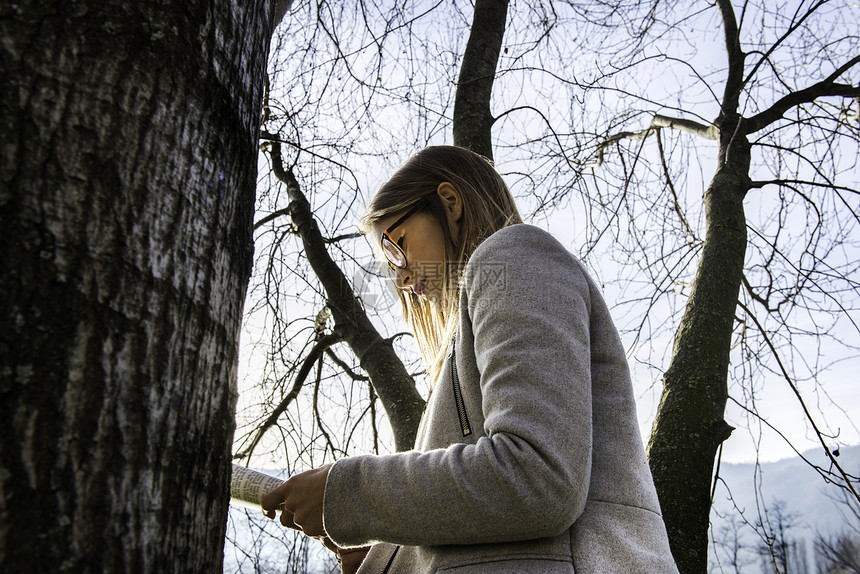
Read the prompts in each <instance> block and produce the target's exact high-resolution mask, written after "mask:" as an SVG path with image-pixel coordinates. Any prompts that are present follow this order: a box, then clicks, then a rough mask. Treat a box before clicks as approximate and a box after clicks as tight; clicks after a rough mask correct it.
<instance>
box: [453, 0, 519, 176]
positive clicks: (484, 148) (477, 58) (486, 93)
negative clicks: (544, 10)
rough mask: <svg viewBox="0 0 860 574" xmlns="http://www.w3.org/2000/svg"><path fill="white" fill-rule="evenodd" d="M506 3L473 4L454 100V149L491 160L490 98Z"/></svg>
mask: <svg viewBox="0 0 860 574" xmlns="http://www.w3.org/2000/svg"><path fill="white" fill-rule="evenodd" d="M507 14H508V1H507V0H476V2H475V15H474V18H473V21H472V29H471V31H470V32H469V41H468V42H467V43H466V51H465V52H464V53H463V64H462V66H461V67H460V77H459V79H458V81H457V93H456V95H455V96H454V145H456V146H460V147H465V148H468V149H471V150H472V151H474V152H476V153H479V154H481V155H483V156H484V157H487V158H489V159H493V142H492V137H491V132H490V128H492V127H493V122H494V121H495V118H493V114H492V113H491V112H490V96H491V95H492V91H493V81H494V80H495V77H496V66H497V65H498V63H499V53H500V51H501V49H502V38H503V37H504V35H505V21H506V20H507Z"/></svg>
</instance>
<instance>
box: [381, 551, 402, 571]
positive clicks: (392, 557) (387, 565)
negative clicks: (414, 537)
mask: <svg viewBox="0 0 860 574" xmlns="http://www.w3.org/2000/svg"><path fill="white" fill-rule="evenodd" d="M398 550H400V546H395V547H394V552H392V553H391V557H390V558H389V559H388V563H387V564H386V565H385V569H384V570H383V571H382V574H388V569H389V568H391V565H392V564H393V563H394V557H395V556H397V551H398Z"/></svg>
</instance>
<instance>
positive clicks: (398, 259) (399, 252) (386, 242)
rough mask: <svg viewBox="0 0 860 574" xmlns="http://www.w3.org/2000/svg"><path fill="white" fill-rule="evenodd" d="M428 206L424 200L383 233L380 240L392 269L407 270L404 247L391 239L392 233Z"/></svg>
mask: <svg viewBox="0 0 860 574" xmlns="http://www.w3.org/2000/svg"><path fill="white" fill-rule="evenodd" d="M426 205H427V200H426V199H422V200H421V201H419V202H418V203H416V204H415V205H414V206H412V209H410V210H409V211H407V212H406V213H405V214H403V217H401V218H400V219H398V220H397V221H395V222H394V223H393V224H392V225H391V227H389V228H388V229H386V230H385V231H383V232H382V239H380V243H381V244H382V252H383V253H384V254H385V258H386V259H388V266H389V267H391V269H406V264H407V261H406V252H405V251H403V247H401V246H400V245H399V244H398V243H397V242H395V241H394V239H393V238H392V237H391V232H392V231H394V230H395V229H397V227H398V226H399V225H402V224H403V222H404V221H406V220H407V219H409V217H410V216H412V215H413V214H415V213H416V212H418V211H419V210H421V209H423V208H424V207H425V206H426Z"/></svg>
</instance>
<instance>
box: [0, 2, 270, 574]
mask: <svg viewBox="0 0 860 574" xmlns="http://www.w3.org/2000/svg"><path fill="white" fill-rule="evenodd" d="M271 4H272V2H271V1H270V0H253V1H251V2H238V1H236V0H213V1H211V2H203V1H200V0H185V1H183V2H157V3H140V2H124V1H123V2H120V1H117V0H100V1H98V2H95V1H81V0H66V1H62V2H60V1H45V0H41V1H38V2H37V1H32V0H31V1H19V2H16V3H13V4H8V5H4V7H2V8H0V37H2V38H3V43H2V45H0V46H1V47H0V54H2V55H0V57H2V60H3V61H4V68H3V72H2V84H0V86H2V87H0V89H2V93H1V94H0V106H2V108H0V141H2V142H3V144H2V145H3V154H2V160H0V161H2V163H0V182H2V183H0V220H2V225H0V253H2V254H3V271H2V273H3V276H2V282H0V316H2V320H3V324H4V328H3V330H2V334H0V360H2V368H0V397H2V398H0V435H2V437H3V439H2V443H0V571H4V572H45V571H60V572H172V571H176V572H221V569H222V566H221V564H222V556H223V551H222V548H223V539H224V533H225V522H226V513H227V505H228V501H229V494H228V492H229V479H230V471H229V468H230V448H231V443H232V437H233V430H234V418H233V417H234V408H235V401H236V365H237V352H238V338H239V327H240V323H241V318H242V306H243V301H244V295H245V290H246V287H247V282H248V277H249V274H250V269H251V264H252V251H253V243H252V233H251V229H252V224H253V209H254V189H255V179H256V157H257V149H256V141H257V132H258V130H259V118H260V106H261V101H262V97H261V88H262V78H263V73H264V71H265V61H266V56H267V53H268V42H269V37H270V27H271V19H272V12H273V10H272V5H271Z"/></svg>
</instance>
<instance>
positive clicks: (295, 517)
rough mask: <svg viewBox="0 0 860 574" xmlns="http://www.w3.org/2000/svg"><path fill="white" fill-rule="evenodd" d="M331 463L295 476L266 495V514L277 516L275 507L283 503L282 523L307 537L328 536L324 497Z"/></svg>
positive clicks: (264, 502)
mask: <svg viewBox="0 0 860 574" xmlns="http://www.w3.org/2000/svg"><path fill="white" fill-rule="evenodd" d="M329 470H331V465H330V464H327V465H325V466H321V467H319V468H315V469H313V470H306V471H305V472H301V473H299V474H297V475H295V476H291V477H290V478H289V479H288V480H287V481H286V482H284V483H283V484H282V485H281V486H279V487H278V488H276V489H274V490H272V491H270V492H267V493H266V494H265V495H263V499H262V506H263V514H265V515H266V516H268V517H269V518H274V517H275V509H276V508H277V507H278V506H280V505H281V504H282V503H283V505H284V508H285V510H283V511H282V512H281V524H283V525H284V526H286V527H287V528H293V529H295V530H301V531H302V532H304V533H305V535H307V536H312V537H315V538H319V537H321V536H325V530H324V529H323V514H322V513H323V497H324V495H325V482H326V479H327V478H328V472H329Z"/></svg>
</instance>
